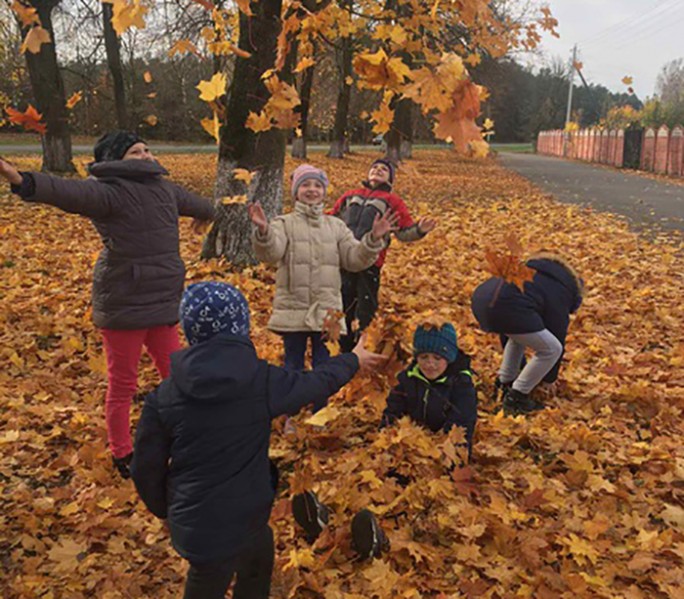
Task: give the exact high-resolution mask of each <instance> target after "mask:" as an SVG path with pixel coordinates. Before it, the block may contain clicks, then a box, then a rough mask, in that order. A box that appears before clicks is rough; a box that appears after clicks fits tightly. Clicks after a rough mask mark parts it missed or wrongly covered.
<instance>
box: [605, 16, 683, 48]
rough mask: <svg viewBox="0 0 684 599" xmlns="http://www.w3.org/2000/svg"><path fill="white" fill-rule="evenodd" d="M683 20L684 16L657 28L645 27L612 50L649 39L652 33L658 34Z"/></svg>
mask: <svg viewBox="0 0 684 599" xmlns="http://www.w3.org/2000/svg"><path fill="white" fill-rule="evenodd" d="M682 21H684V16H682V17H681V18H679V19H675V20H670V21H668V22H667V23H664V24H658V26H657V27H655V28H653V27H651V28H648V29H645V30H644V31H641V32H639V33H638V34H637V35H635V36H634V37H633V38H630V39H628V40H624V41H623V42H622V43H620V42H618V43H617V44H616V45H615V46H613V48H612V50H620V49H621V48H626V47H627V46H629V45H632V44H635V43H636V42H639V41H642V40H644V39H648V38H649V37H651V36H652V35H654V34H658V33H660V32H661V31H663V30H665V29H669V28H670V27H672V26H673V25H677V24H679V23H681V22H682Z"/></svg>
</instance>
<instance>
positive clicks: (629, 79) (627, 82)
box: [622, 75, 634, 85]
mask: <svg viewBox="0 0 684 599" xmlns="http://www.w3.org/2000/svg"><path fill="white" fill-rule="evenodd" d="M633 81H634V78H633V77H630V76H629V75H625V76H624V77H623V78H622V83H624V84H625V85H632V83H633Z"/></svg>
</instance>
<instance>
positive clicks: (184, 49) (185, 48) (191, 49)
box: [167, 40, 201, 58]
mask: <svg viewBox="0 0 684 599" xmlns="http://www.w3.org/2000/svg"><path fill="white" fill-rule="evenodd" d="M167 54H168V56H169V57H170V58H173V57H174V56H175V55H176V54H194V55H195V56H201V54H200V51H199V50H198V49H197V46H195V44H193V43H192V42H191V41H190V40H178V41H177V42H175V43H174V44H173V46H171V48H170V49H169V51H168V52H167Z"/></svg>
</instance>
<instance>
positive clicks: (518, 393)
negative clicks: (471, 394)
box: [472, 253, 583, 415]
mask: <svg viewBox="0 0 684 599" xmlns="http://www.w3.org/2000/svg"><path fill="white" fill-rule="evenodd" d="M527 266H528V267H530V268H531V269H533V270H534V271H535V273H534V278H533V279H532V281H531V282H530V281H526V282H525V284H524V287H523V291H520V289H519V288H518V287H517V286H516V285H515V284H513V283H506V282H505V281H504V280H503V279H501V278H499V277H492V278H490V279H489V280H487V281H485V282H484V283H482V284H481V285H480V286H479V287H478V288H477V289H475V291H474V293H473V297H472V310H473V314H474V315H475V318H476V319H477V321H478V322H479V323H480V327H481V328H482V330H484V331H487V332H491V333H498V334H500V335H502V336H504V340H505V346H504V353H503V360H502V362H501V367H500V368H499V374H498V377H497V381H496V385H497V386H500V387H502V388H503V389H504V398H503V409H504V413H506V414H511V415H518V414H527V413H530V412H533V411H536V410H541V409H543V408H544V405H543V404H542V403H541V402H539V401H536V400H535V399H533V398H532V397H530V393H531V392H532V390H533V389H534V388H535V387H536V386H537V385H538V384H539V383H540V382H542V381H544V382H547V383H552V382H554V381H555V380H556V379H557V378H558V372H559V370H560V364H561V359H562V357H563V352H564V351H565V337H566V335H567V332H568V326H569V324H570V314H572V313H574V312H575V311H576V310H577V309H578V308H579V307H580V305H581V303H582V291H583V283H582V281H581V279H580V278H579V277H578V276H577V273H576V272H575V271H574V270H573V268H572V267H571V266H570V265H569V264H568V263H567V262H566V261H565V260H563V259H562V258H560V257H558V256H556V255H553V254H548V253H542V254H539V255H537V256H534V257H532V258H531V259H530V260H528V261H527ZM526 348H530V349H532V351H533V352H534V356H533V357H532V359H531V360H530V361H529V362H527V364H525V367H524V368H522V364H523V360H524V358H525V349H526ZM521 368H522V370H521Z"/></svg>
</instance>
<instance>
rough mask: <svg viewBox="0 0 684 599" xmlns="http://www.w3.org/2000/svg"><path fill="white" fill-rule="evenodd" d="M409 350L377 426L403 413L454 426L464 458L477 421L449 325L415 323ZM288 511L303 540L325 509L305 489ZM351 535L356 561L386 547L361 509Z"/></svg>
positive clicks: (465, 362) (468, 378)
mask: <svg viewBox="0 0 684 599" xmlns="http://www.w3.org/2000/svg"><path fill="white" fill-rule="evenodd" d="M413 353H414V356H415V360H414V361H413V362H412V363H411V365H410V366H409V367H408V368H407V369H406V370H404V371H403V372H402V373H401V374H399V377H398V379H399V384H398V385H397V386H396V387H395V388H394V389H393V390H392V391H391V393H390V394H389V396H388V398H387V407H386V408H385V411H384V412H383V415H382V422H381V426H386V425H388V424H392V423H393V422H395V421H396V420H397V419H399V418H401V417H402V416H409V417H410V418H411V419H412V420H413V421H414V422H418V423H420V424H424V425H426V426H427V427H428V428H429V429H430V430H431V431H433V432H438V431H449V430H450V429H451V428H452V427H453V426H460V427H461V428H463V431H464V433H465V437H466V443H467V446H468V455H469V456H470V453H471V449H472V443H473V433H474V432H475V423H476V421H477V392H476V390H475V386H474V385H473V382H472V373H471V372H470V358H469V357H468V356H467V355H465V354H464V353H463V352H461V351H459V348H458V344H457V341H456V330H455V329H454V326H453V325H452V324H450V323H445V324H443V325H442V326H434V325H422V326H419V327H418V328H417V329H416V331H415V334H414V337H413ZM390 475H391V476H394V477H396V478H397V479H398V480H399V481H400V482H401V481H402V480H403V479H404V477H402V476H401V475H397V474H396V473H390ZM292 513H293V516H294V518H295V521H296V522H297V524H299V525H300V526H301V527H302V528H303V529H304V531H305V532H306V536H307V539H308V540H309V542H313V541H314V540H315V539H316V538H317V537H318V535H320V533H321V532H322V531H323V529H324V528H325V526H326V525H327V523H328V519H329V514H330V509H329V508H328V506H326V505H325V504H323V503H321V502H320V501H319V499H318V496H317V495H316V494H315V493H314V492H313V491H305V492H304V493H299V494H297V495H295V496H294V497H293V499H292ZM351 536H352V542H353V545H354V547H355V548H356V551H357V552H358V554H359V556H360V557H361V559H370V558H372V557H378V556H379V555H380V554H381V553H383V552H384V551H386V550H387V549H388V548H389V541H388V539H387V536H386V535H385V533H384V531H383V530H382V527H381V526H380V524H379V523H378V521H377V519H376V517H375V516H374V515H373V513H372V512H371V511H370V510H367V509H363V510H361V511H359V512H358V513H357V514H356V515H355V516H354V518H353V520H352V523H351Z"/></svg>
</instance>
